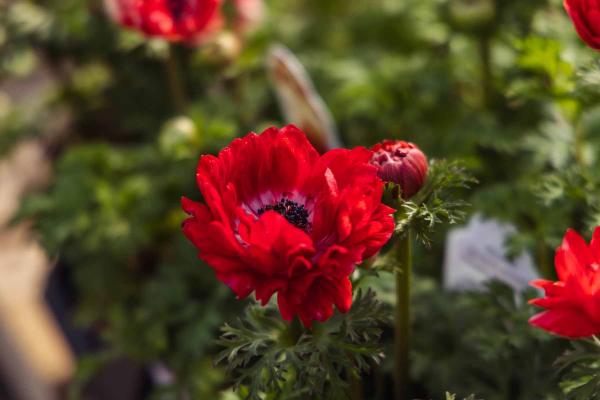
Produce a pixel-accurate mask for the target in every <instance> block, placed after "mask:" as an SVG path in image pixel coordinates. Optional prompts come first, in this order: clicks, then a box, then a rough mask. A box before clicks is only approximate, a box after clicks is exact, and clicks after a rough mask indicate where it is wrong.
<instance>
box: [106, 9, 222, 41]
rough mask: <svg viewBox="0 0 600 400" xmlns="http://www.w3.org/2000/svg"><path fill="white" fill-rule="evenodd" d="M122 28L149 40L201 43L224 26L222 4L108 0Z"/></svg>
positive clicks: (112, 13)
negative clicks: (131, 30) (154, 37)
mask: <svg viewBox="0 0 600 400" xmlns="http://www.w3.org/2000/svg"><path fill="white" fill-rule="evenodd" d="M105 4H106V7H107V9H108V11H109V14H110V15H111V16H112V17H113V19H114V20H115V21H117V22H118V23H119V24H121V25H123V26H125V27H128V28H133V29H137V30H139V31H141V32H142V33H144V34H145V35H147V36H156V37H162V38H164V39H166V40H169V41H172V42H187V43H191V44H194V43H197V42H199V41H201V40H202V39H203V38H206V37H207V36H209V35H210V34H212V33H214V32H216V31H217V30H218V29H220V28H221V26H222V24H223V18H222V16H221V10H220V6H221V0H105Z"/></svg>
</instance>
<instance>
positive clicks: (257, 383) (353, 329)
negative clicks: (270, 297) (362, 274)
mask: <svg viewBox="0 0 600 400" xmlns="http://www.w3.org/2000/svg"><path fill="white" fill-rule="evenodd" d="M388 315H389V312H388V311H386V309H385V307H384V305H383V304H382V303H380V302H379V301H378V300H377V299H376V296H375V292H373V291H371V290H367V291H366V292H363V291H360V290H359V291H358V292H357V294H356V298H355V299H354V303H353V305H352V308H351V309H350V311H349V312H348V313H347V314H340V313H336V315H335V316H334V317H333V318H331V319H330V320H329V321H327V322H326V323H323V324H318V325H316V326H315V327H314V329H313V330H312V331H308V330H303V329H302V328H301V327H300V325H299V324H296V323H292V324H288V323H286V322H284V321H282V320H281V318H280V317H279V316H278V315H277V311H276V310H275V309H274V308H273V307H266V308H263V307H259V306H258V305H253V306H250V307H249V308H248V309H247V311H246V313H245V315H244V316H243V317H242V318H241V319H239V320H238V321H237V322H236V323H234V324H232V325H229V324H226V325H225V326H224V327H223V328H222V332H223V334H222V336H221V339H220V340H219V344H220V345H221V346H223V347H224V348H225V349H224V350H223V351H221V352H220V353H219V355H218V356H217V357H216V360H215V361H216V363H222V364H223V365H224V367H225V368H226V370H227V372H228V373H229V374H230V375H231V376H232V378H233V380H234V384H235V387H236V388H239V389H240V391H239V393H242V394H243V395H244V396H245V398H246V399H250V400H255V399H256V400H258V399H261V398H262V397H261V395H262V394H264V393H269V394H276V395H280V396H283V398H286V399H311V398H318V399H346V398H348V395H347V392H348V389H349V385H348V382H349V381H350V380H352V379H355V378H358V376H359V374H360V373H361V372H366V371H368V370H369V369H370V368H371V366H372V365H375V364H379V363H380V362H381V360H382V358H383V353H382V350H381V347H380V336H381V333H382V326H383V325H385V324H386V323H387V322H388Z"/></svg>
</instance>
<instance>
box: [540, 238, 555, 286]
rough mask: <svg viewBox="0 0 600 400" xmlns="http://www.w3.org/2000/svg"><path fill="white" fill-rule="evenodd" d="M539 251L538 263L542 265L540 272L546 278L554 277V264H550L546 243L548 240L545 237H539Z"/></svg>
mask: <svg viewBox="0 0 600 400" xmlns="http://www.w3.org/2000/svg"><path fill="white" fill-rule="evenodd" d="M537 247H538V248H537V253H538V263H539V266H540V271H539V272H540V273H541V274H542V276H543V277H544V278H545V279H552V278H553V276H552V275H553V273H552V266H551V265H550V261H549V260H548V249H547V247H548V246H547V245H546V241H545V240H544V238H543V237H540V238H539V239H538V244H537Z"/></svg>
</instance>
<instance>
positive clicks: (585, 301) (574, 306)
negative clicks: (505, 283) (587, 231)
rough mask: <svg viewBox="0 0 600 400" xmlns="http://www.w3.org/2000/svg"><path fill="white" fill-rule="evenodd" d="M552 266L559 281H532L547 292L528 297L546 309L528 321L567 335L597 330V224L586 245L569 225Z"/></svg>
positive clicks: (599, 288)
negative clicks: (537, 296)
mask: <svg viewBox="0 0 600 400" xmlns="http://www.w3.org/2000/svg"><path fill="white" fill-rule="evenodd" d="M555 267H556V273H557V274H558V278H559V281H558V282H552V281H548V280H537V281H534V282H532V285H533V286H535V287H539V288H541V289H544V291H545V295H546V296H545V297H543V298H541V299H534V300H531V304H535V305H537V306H540V307H543V308H546V309H547V311H544V312H542V313H540V314H537V315H535V316H533V317H532V318H531V319H530V320H529V322H530V323H531V324H532V325H534V326H537V327H538V328H541V329H544V330H547V331H549V332H552V333H555V334H557V335H561V336H565V337H568V338H580V337H587V336H592V335H595V334H598V333H600V227H598V228H596V230H595V231H594V235H593V238H592V241H591V243H590V245H589V246H588V245H587V244H586V243H585V241H584V240H583V238H582V237H581V236H579V235H578V234H577V233H576V232H575V231H573V230H571V229H569V230H568V231H567V233H566V235H565V237H564V239H563V242H562V244H561V246H560V247H559V248H558V249H557V250H556V257H555Z"/></svg>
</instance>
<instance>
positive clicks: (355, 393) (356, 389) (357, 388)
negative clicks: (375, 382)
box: [350, 376, 363, 400]
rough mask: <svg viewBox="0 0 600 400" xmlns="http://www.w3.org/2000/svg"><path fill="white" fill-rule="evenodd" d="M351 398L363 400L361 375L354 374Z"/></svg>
mask: <svg viewBox="0 0 600 400" xmlns="http://www.w3.org/2000/svg"><path fill="white" fill-rule="evenodd" d="M350 398H351V399H352V400H363V387H362V382H361V380H360V376H352V378H351V380H350Z"/></svg>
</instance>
